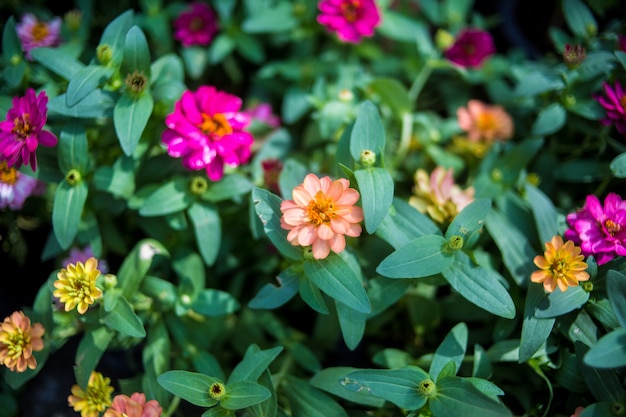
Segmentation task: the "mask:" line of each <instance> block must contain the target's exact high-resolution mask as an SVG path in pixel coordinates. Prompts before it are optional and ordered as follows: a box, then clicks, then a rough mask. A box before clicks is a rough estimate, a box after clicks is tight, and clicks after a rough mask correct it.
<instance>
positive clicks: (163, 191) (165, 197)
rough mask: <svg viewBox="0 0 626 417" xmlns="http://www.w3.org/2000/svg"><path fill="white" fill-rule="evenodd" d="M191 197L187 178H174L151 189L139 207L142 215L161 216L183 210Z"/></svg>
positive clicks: (191, 199) (190, 200) (189, 202)
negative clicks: (153, 189)
mask: <svg viewBox="0 0 626 417" xmlns="http://www.w3.org/2000/svg"><path fill="white" fill-rule="evenodd" d="M192 201H193V197H192V196H191V193H190V192H189V180H188V179H187V178H182V177H178V178H174V179H173V180H172V181H168V182H166V183H165V184H163V185H162V186H160V187H159V188H157V189H156V190H155V191H153V192H152V193H151V194H150V195H149V196H148V197H147V198H146V199H145V201H144V202H143V205H142V206H141V208H140V209H139V214H140V215H142V216H163V215H165V214H170V213H175V212H177V211H182V210H185V209H186V208H187V207H189V205H190V204H191V202H192Z"/></svg>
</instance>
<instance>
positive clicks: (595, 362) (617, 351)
mask: <svg viewBox="0 0 626 417" xmlns="http://www.w3.org/2000/svg"><path fill="white" fill-rule="evenodd" d="M584 360H585V363H586V364H587V365H589V366H593V367H594V368H607V369H613V368H621V367H623V366H626V329H624V328H620V329H616V330H613V331H612V332H610V333H607V334H606V335H604V336H602V337H601V338H600V339H599V340H598V343H596V344H595V345H593V346H592V347H591V349H590V350H589V351H588V352H587V353H586V354H585V357H584Z"/></svg>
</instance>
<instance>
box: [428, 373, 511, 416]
mask: <svg viewBox="0 0 626 417" xmlns="http://www.w3.org/2000/svg"><path fill="white" fill-rule="evenodd" d="M428 405H429V406H430V410H431V412H432V413H433V415H434V416H435V417H447V416H464V417H507V416H513V414H512V413H511V411H510V410H509V409H507V408H506V407H505V406H504V405H502V404H500V403H499V402H497V401H495V400H493V399H491V398H489V397H488V396H487V395H485V394H483V393H482V392H480V391H479V390H478V389H477V388H476V387H475V386H474V384H472V383H471V382H469V381H467V380H465V379H462V378H459V377H446V378H442V379H441V380H439V381H437V395H435V396H434V397H432V398H431V400H430V401H429V402H428Z"/></svg>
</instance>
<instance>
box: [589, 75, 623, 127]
mask: <svg viewBox="0 0 626 417" xmlns="http://www.w3.org/2000/svg"><path fill="white" fill-rule="evenodd" d="M602 85H603V86H604V92H605V93H606V97H603V96H601V95H599V94H596V95H594V97H593V98H594V99H596V101H597V102H598V103H600V105H602V107H604V109H605V110H606V118H605V119H602V120H600V123H602V124H603V125H605V126H609V125H611V124H614V125H615V128H616V129H617V131H618V132H619V133H621V134H622V135H625V136H626V94H624V90H623V89H622V85H621V84H620V83H619V81H615V87H614V88H611V86H610V85H609V84H608V83H606V82H605V83H602Z"/></svg>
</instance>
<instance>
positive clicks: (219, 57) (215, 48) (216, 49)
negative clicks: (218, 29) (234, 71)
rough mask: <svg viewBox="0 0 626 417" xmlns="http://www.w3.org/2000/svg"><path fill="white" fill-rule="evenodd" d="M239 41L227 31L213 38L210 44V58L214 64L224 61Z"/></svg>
mask: <svg viewBox="0 0 626 417" xmlns="http://www.w3.org/2000/svg"><path fill="white" fill-rule="evenodd" d="M236 45H237V43H236V42H235V40H234V39H233V38H232V37H231V36H229V35H228V34H227V33H221V34H219V35H217V36H216V37H215V39H213V41H212V42H211V45H210V46H209V51H208V54H209V55H208V59H209V62H210V63H212V64H217V63H219V62H222V61H223V60H224V58H226V57H227V56H228V54H230V53H231V52H232V51H233V50H234V49H235V46H236Z"/></svg>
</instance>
